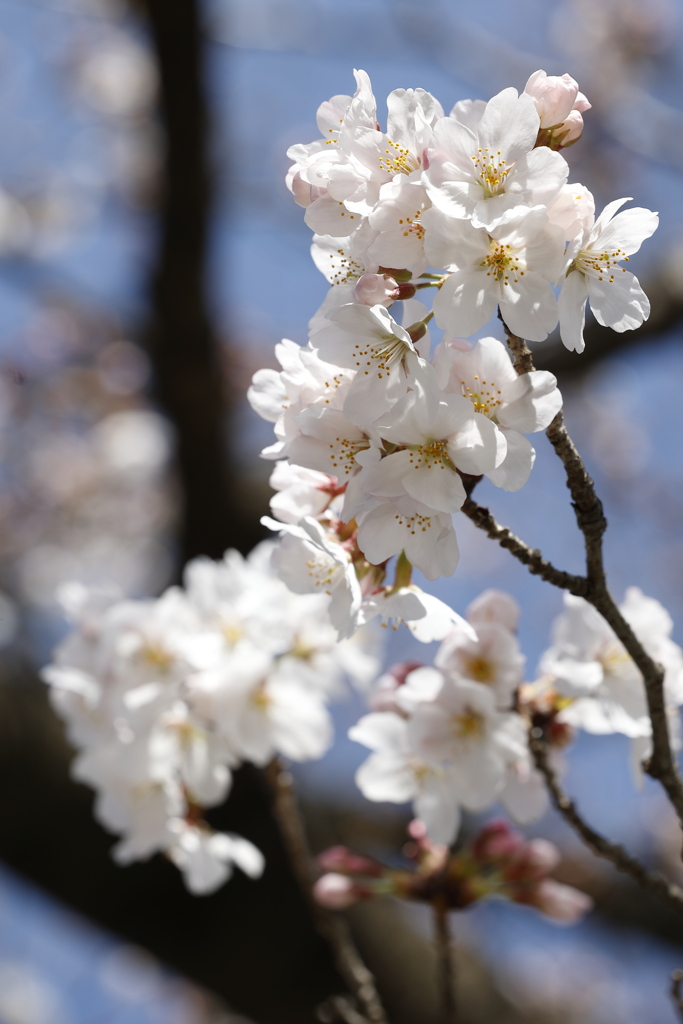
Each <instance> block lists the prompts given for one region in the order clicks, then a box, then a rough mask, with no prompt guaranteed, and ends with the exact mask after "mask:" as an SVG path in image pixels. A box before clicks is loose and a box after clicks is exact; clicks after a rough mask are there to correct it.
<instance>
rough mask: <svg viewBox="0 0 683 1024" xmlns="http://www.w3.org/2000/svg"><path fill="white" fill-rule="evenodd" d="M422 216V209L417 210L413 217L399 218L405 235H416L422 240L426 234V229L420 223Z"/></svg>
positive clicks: (405, 236)
mask: <svg viewBox="0 0 683 1024" xmlns="http://www.w3.org/2000/svg"><path fill="white" fill-rule="evenodd" d="M421 216H422V210H416V211H415V213H414V214H413V216H412V217H402V218H401V219H400V220H399V224H400V225H401V226H402V227H403V229H404V231H403V237H404V238H407V237H408V235H416V236H417V237H418V238H419V239H420V241H422V239H423V238H424V236H425V229H424V228H423V226H422V224H420V217H421Z"/></svg>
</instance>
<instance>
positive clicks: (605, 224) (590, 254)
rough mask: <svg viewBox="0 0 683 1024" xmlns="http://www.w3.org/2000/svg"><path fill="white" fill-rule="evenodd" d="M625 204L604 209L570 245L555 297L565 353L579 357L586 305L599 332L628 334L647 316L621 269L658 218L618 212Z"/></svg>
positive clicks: (638, 211)
mask: <svg viewBox="0 0 683 1024" xmlns="http://www.w3.org/2000/svg"><path fill="white" fill-rule="evenodd" d="M627 202H629V200H628V199H616V200H615V201H614V202H612V203H608V205H607V206H606V207H605V209H604V210H603V211H602V213H601V214H600V216H599V217H598V219H597V220H596V221H595V223H594V224H593V223H589V224H587V225H586V227H585V228H584V230H583V232H581V234H579V235H577V236H576V238H574V239H573V241H572V242H571V244H570V246H569V249H568V251H567V265H566V270H565V274H564V276H563V283H562V290H561V291H560V296H559V300H558V301H559V311H560V313H559V315H560V334H561V336H562V341H563V342H564V344H565V345H566V347H567V348H568V349H570V350H571V351H576V352H583V350H584V347H585V342H584V339H583V328H584V324H585V316H586V302H587V301H588V300H589V299H590V305H591V309H592V310H593V315H594V316H595V319H596V320H597V321H598V323H599V324H602V326H603V327H611V328H612V330H613V331H619V332H622V331H632V330H634V328H636V327H640V325H641V324H642V323H643V321H644V320H647V318H648V317H649V315H650V302H649V299H648V297H647V295H646V294H645V292H644V291H643V289H642V288H641V287H640V284H639V283H638V279H637V278H636V277H635V276H634V275H633V274H631V273H630V272H629V271H628V270H626V268H625V267H622V266H621V263H622V261H624V262H628V259H629V257H630V256H632V255H633V253H636V252H638V250H639V249H640V246H641V244H642V243H643V242H644V240H645V239H646V238H649V237H650V235H651V234H652V233H653V232H654V231H655V230H656V228H657V225H658V223H659V217H658V215H657V214H656V213H653V212H652V211H651V210H646V209H643V208H642V207H636V208H634V209H631V210H622V212H621V213H617V211H618V210H619V209H620V208H621V207H622V206H623V205H624V203H627Z"/></svg>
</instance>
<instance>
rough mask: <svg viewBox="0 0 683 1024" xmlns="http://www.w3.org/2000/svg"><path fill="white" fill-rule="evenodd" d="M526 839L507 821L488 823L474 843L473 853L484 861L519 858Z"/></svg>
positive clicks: (502, 860) (477, 858) (479, 859)
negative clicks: (514, 830)
mask: <svg viewBox="0 0 683 1024" xmlns="http://www.w3.org/2000/svg"><path fill="white" fill-rule="evenodd" d="M524 847H525V844H524V839H523V838H522V836H520V835H519V834H518V833H517V832H513V830H512V829H511V828H510V826H509V825H508V824H507V822H505V821H492V822H490V823H489V824H488V825H486V826H485V827H484V828H483V829H482V830H481V832H480V833H479V835H478V836H477V837H476V839H475V840H474V842H473V844H472V855H473V857H474V858H475V860H478V861H481V862H482V863H490V862H491V861H501V862H505V861H509V860H517V859H518V858H519V856H520V854H521V853H522V852H523V851H524Z"/></svg>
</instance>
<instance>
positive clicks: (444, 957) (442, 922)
mask: <svg viewBox="0 0 683 1024" xmlns="http://www.w3.org/2000/svg"><path fill="white" fill-rule="evenodd" d="M432 910H433V913H434V942H435V945H436V955H437V959H438V966H437V969H438V973H439V993H440V1001H441V1021H442V1024H456V1022H457V1011H456V1002H455V971H454V964H453V950H452V948H451V933H450V928H449V926H448V907H447V906H446V904H445V903H444V902H443V901H441V900H440V899H438V898H437V899H435V900H434V902H433V904H432Z"/></svg>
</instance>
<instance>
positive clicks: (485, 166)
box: [424, 89, 569, 229]
mask: <svg viewBox="0 0 683 1024" xmlns="http://www.w3.org/2000/svg"><path fill="white" fill-rule="evenodd" d="M463 112H464V113H466V116H467V120H468V122H469V125H468V124H465V123H463V122H462V121H460V120H458V118H457V116H453V114H451V116H450V117H445V118H443V119H442V120H441V121H438V122H437V124H436V125H435V128H434V137H433V140H432V142H431V143H430V146H429V169H428V170H427V171H426V172H425V175H424V180H425V183H426V185H427V190H428V192H429V197H430V199H431V200H432V203H433V204H434V206H435V207H436V208H437V209H438V210H440V211H441V212H442V213H444V214H446V215H447V216H449V217H456V218H465V219H468V220H469V219H471V220H472V223H473V225H474V226H475V227H486V228H488V229H491V228H492V227H494V226H495V225H496V224H497V223H498V221H499V220H500V218H501V216H502V215H503V214H504V213H505V212H506V211H507V210H510V209H513V208H514V207H515V206H519V205H520V204H524V205H525V206H536V205H541V204H546V203H548V202H550V200H552V199H553V197H554V196H555V195H556V194H557V193H558V192H559V190H560V189H561V188H562V186H563V185H564V183H565V182H566V180H567V174H568V171H569V168H568V167H567V164H566V161H565V160H564V159H563V157H561V156H560V155H559V153H553V152H551V151H550V150H549V149H547V148H542V149H534V145H535V143H536V137H537V135H538V129H539V117H538V114H537V112H536V107H535V105H534V101H533V100H532V98H531V97H530V96H527V95H526V94H524V93H522V95H521V96H518V94H517V91H516V89H504V90H503V91H502V92H500V93H498V95H497V96H494V97H493V99H491V100H489V102H488V103H487V105H486V108H485V110H484V112H483V114H482V115H481V116H479V112H478V111H477V112H476V114H475V116H472V113H471V112H470V111H463ZM475 122H476V123H475Z"/></svg>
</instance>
